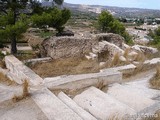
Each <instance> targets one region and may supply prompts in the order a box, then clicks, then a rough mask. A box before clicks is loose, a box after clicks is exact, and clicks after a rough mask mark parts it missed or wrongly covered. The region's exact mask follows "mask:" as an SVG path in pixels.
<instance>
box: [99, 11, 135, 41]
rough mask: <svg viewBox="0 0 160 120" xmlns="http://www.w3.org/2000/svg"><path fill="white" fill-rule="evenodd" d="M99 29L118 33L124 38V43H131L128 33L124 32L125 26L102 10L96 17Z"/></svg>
mask: <svg viewBox="0 0 160 120" xmlns="http://www.w3.org/2000/svg"><path fill="white" fill-rule="evenodd" d="M98 25H99V30H100V31H101V32H111V33H115V34H119V35H121V36H123V37H124V38H125V41H126V43H129V44H133V41H132V39H131V37H130V35H129V34H128V33H127V32H126V29H125V26H124V25H123V24H122V23H121V22H119V21H118V20H117V19H115V18H114V17H113V16H112V15H111V14H110V13H109V12H107V11H102V13H101V14H100V15H99V17H98Z"/></svg>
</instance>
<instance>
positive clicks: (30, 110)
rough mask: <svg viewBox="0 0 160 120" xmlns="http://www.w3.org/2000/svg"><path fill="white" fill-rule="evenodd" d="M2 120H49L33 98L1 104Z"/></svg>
mask: <svg viewBox="0 0 160 120" xmlns="http://www.w3.org/2000/svg"><path fill="white" fill-rule="evenodd" d="M0 120H48V119H47V117H46V116H45V115H44V113H43V112H42V111H41V110H40V108H39V107H38V106H37V105H36V104H35V103H34V101H33V100H32V99H31V98H26V99H24V100H21V101H19V102H16V103H14V102H12V101H5V102H4V103H0Z"/></svg>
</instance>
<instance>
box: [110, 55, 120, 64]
mask: <svg viewBox="0 0 160 120" xmlns="http://www.w3.org/2000/svg"><path fill="white" fill-rule="evenodd" d="M119 63H120V59H119V54H118V53H116V54H115V55H114V57H113V60H112V62H111V66H110V67H113V66H117V65H118V64H119Z"/></svg>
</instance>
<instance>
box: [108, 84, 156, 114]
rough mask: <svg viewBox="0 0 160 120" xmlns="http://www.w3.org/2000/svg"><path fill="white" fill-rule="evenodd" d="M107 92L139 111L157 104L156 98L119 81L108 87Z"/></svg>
mask: <svg viewBox="0 0 160 120" xmlns="http://www.w3.org/2000/svg"><path fill="white" fill-rule="evenodd" d="M107 94H109V95H110V96H112V97H114V98H116V99H117V100H119V101H120V102H122V103H124V104H126V105H128V106H129V107H131V108H133V109H134V110H136V111H137V112H139V111H141V110H143V109H145V108H146V107H149V106H152V105H153V104H155V101H154V100H152V99H150V98H148V97H145V96H144V95H143V94H140V93H139V92H138V91H136V90H135V91H134V89H130V88H129V87H125V86H123V85H120V84H117V83H116V84H113V85H112V86H111V87H109V88H108V91H107Z"/></svg>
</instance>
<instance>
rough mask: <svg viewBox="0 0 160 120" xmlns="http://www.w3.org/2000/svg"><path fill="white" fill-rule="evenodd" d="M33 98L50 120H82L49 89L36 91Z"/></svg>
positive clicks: (32, 95)
mask: <svg viewBox="0 0 160 120" xmlns="http://www.w3.org/2000/svg"><path fill="white" fill-rule="evenodd" d="M31 97H32V99H33V100H34V101H35V103H36V104H37V105H38V106H39V107H40V108H41V110H42V111H43V112H44V113H45V115H46V116H47V118H48V119H49V120H82V118H81V117H80V116H78V114H76V113H75V112H74V111H73V110H71V109H70V108H69V107H68V106H67V105H65V104H64V103H63V102H62V101H61V100H60V99H58V98H57V97H56V96H55V95H54V94H53V93H51V91H49V90H48V89H47V88H44V89H41V90H37V91H34V92H33V93H32V94H31Z"/></svg>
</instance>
